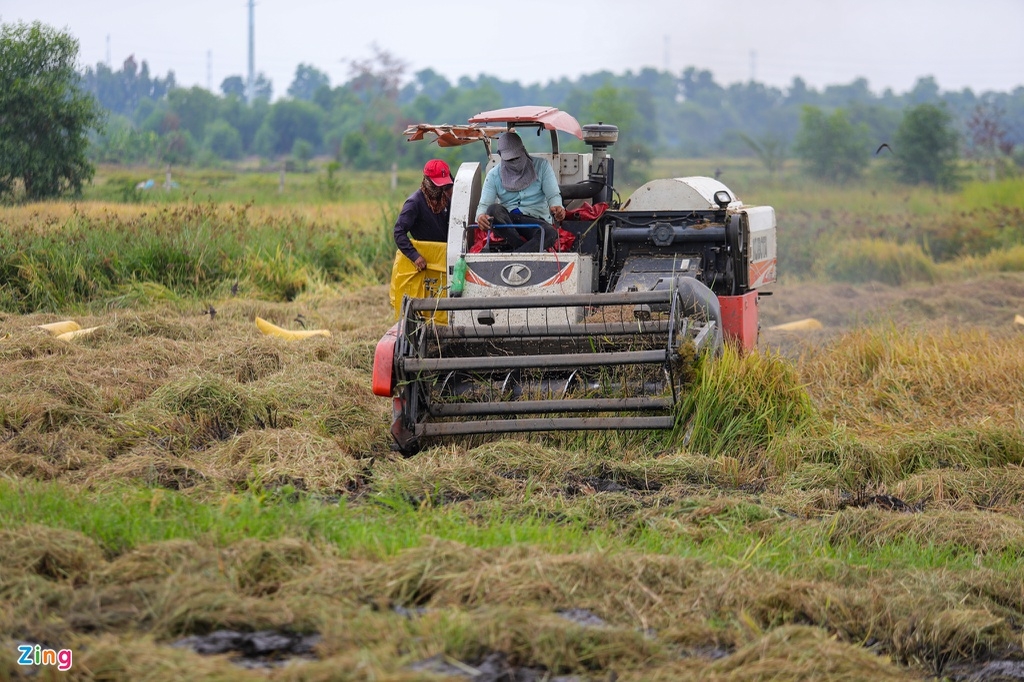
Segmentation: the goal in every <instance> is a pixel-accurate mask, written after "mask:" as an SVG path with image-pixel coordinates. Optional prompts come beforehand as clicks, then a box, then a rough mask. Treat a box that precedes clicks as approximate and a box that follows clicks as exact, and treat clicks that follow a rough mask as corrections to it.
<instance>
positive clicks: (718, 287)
mask: <svg viewBox="0 0 1024 682" xmlns="http://www.w3.org/2000/svg"><path fill="white" fill-rule="evenodd" d="M524 128H535V129H536V130H537V132H538V133H541V132H542V131H543V130H548V131H550V137H551V152H550V153H533V152H531V156H534V157H540V158H544V159H545V160H547V161H548V162H549V163H551V165H552V167H553V169H554V170H555V174H556V177H557V178H558V181H559V187H560V189H561V192H562V199H563V203H564V204H565V205H566V210H567V211H568V212H569V213H570V214H573V211H574V210H575V209H579V208H581V207H583V208H586V209H588V210H589V213H587V215H588V216H596V217H588V218H587V219H584V220H579V219H577V220H566V221H563V223H562V225H561V227H562V229H564V230H566V231H568V232H570V233H571V234H573V235H574V236H575V240H574V243H573V245H572V247H571V248H570V249H569V250H566V251H551V252H540V253H509V252H498V253H490V252H473V250H472V249H471V246H472V245H473V243H474V242H475V241H476V239H475V237H476V235H475V233H474V231H475V230H477V229H479V228H477V227H476V225H475V218H476V208H477V205H478V204H479V200H480V193H481V188H482V183H483V173H484V172H485V171H486V170H487V169H489V168H490V167H492V166H493V165H494V164H495V163H497V162H498V158H497V156H496V155H492V154H491V153H490V142H491V140H493V139H494V138H496V137H497V136H499V135H500V134H502V133H504V132H506V131H508V130H513V129H516V130H522V129H524ZM558 131H562V132H565V133H569V134H571V135H573V136H575V137H577V138H578V139H580V140H583V142H584V143H585V144H587V145H588V147H589V148H590V151H588V152H585V153H577V152H562V151H560V150H559V147H558V137H557V133H558ZM405 135H406V137H407V138H408V139H409V140H410V141H413V140H421V139H426V138H427V137H428V136H432V137H433V138H434V139H435V140H436V142H437V144H438V145H439V146H442V147H449V146H456V145H463V144H470V143H473V142H477V141H483V142H484V144H485V146H486V147H487V151H488V163H487V164H486V166H485V167H482V166H481V164H480V163H478V162H467V163H463V164H462V165H461V166H460V167H459V169H458V172H457V173H456V174H455V178H454V183H453V190H452V202H451V218H450V223H449V228H448V241H447V269H448V276H449V280H448V281H449V282H451V278H452V276H453V275H454V273H455V272H456V269H457V268H456V266H457V265H458V271H459V273H460V276H463V275H462V273H464V277H465V283H464V287H463V293H462V295H461V296H460V297H458V298H448V297H445V296H444V292H441V293H440V295H439V297H437V298H411V297H406V298H405V299H404V300H403V302H402V308H401V314H400V317H399V320H398V322H397V323H396V324H395V326H394V327H392V329H391V330H390V331H389V332H388V333H387V334H386V335H385V336H384V337H383V338H382V339H381V341H380V343H379V344H378V346H377V350H376V353H375V360H374V382H373V384H374V385H373V388H374V392H375V393H376V394H378V395H381V396H386V397H390V398H391V399H392V401H393V421H392V426H391V433H392V436H393V438H394V441H395V448H396V449H397V450H399V451H400V452H402V453H403V454H405V455H411V454H414V453H415V452H417V451H418V450H419V449H420V448H421V447H422V446H423V445H424V444H425V443H428V442H430V441H431V440H433V439H436V438H440V437H447V436H459V435H467V434H497V433H516V432H536V431H559V430H613V429H614V430H619V429H671V428H674V427H675V426H676V421H675V414H676V409H675V408H676V406H677V404H678V403H679V401H680V399H681V398H682V395H683V393H684V391H685V390H686V383H687V381H689V380H690V378H691V377H692V368H691V367H690V365H692V363H693V362H694V360H695V359H696V358H697V357H698V356H701V355H704V354H711V355H716V354H718V353H719V352H721V350H722V347H723V344H724V343H726V342H729V343H733V344H735V345H737V346H738V347H740V348H743V349H750V348H753V347H754V346H755V345H756V343H757V334H758V313H757V303H758V296H759V292H758V289H760V288H761V287H764V286H765V285H768V284H770V283H772V282H774V281H775V279H776V272H775V266H776V222H775V212H774V209H772V208H771V207H770V206H746V205H744V204H743V203H742V202H741V201H740V200H739V198H738V197H736V195H735V194H734V193H733V192H732V190H730V189H729V188H728V187H726V186H725V185H724V184H723V183H721V182H719V181H718V180H716V179H713V178H706V177H687V178H666V179H659V180H652V181H650V182H648V183H646V184H645V185H643V186H642V187H640V188H638V189H637V190H636V191H635V192H633V193H632V195H631V196H630V197H629V198H628V199H627V200H626V201H625V202H622V203H621V204H620V203H619V202H618V201H617V200H616V198H617V196H618V195H617V193H616V191H615V189H614V160H613V158H612V156H611V154H610V153H609V149H610V148H611V147H612V146H613V145H614V144H615V142H616V141H617V138H618V129H617V128H616V127H615V126H614V125H610V124H605V123H603V122H601V123H597V124H591V125H587V126H582V127H581V126H580V125H579V123H578V122H577V121H576V119H575V118H573V117H572V116H571V115H569V114H567V113H565V112H562V111H559V110H558V109H555V108H552V107H514V108H509V109H500V110H496V111H489V112H482V113H480V114H477V115H476V116H474V117H472V118H471V119H469V123H468V125H431V124H422V125H417V126H411V127H409V128H408V129H406V131H405Z"/></svg>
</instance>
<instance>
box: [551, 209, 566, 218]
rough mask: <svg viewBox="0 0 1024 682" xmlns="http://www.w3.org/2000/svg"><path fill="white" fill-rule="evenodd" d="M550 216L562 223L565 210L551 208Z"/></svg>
mask: <svg viewBox="0 0 1024 682" xmlns="http://www.w3.org/2000/svg"><path fill="white" fill-rule="evenodd" d="M551 215H553V216H554V217H555V220H557V221H558V222H562V221H563V220H565V208H564V207H562V206H552V207H551Z"/></svg>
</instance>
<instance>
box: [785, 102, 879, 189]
mask: <svg viewBox="0 0 1024 682" xmlns="http://www.w3.org/2000/svg"><path fill="white" fill-rule="evenodd" d="M870 146H871V145H870V142H869V133H868V127H867V125H865V124H863V123H862V124H860V125H854V124H852V123H850V121H849V119H848V118H847V117H846V113H845V112H844V111H843V110H842V109H836V110H835V111H834V112H832V114H831V115H826V114H825V113H824V112H823V111H822V110H821V109H819V108H817V107H812V106H804V107H803V109H802V111H801V112H800V130H799V131H798V132H797V136H796V144H795V145H794V146H793V151H794V152H796V155H797V156H798V157H800V158H801V159H802V160H803V161H804V169H805V170H806V171H807V172H808V173H809V174H811V175H813V176H815V177H819V178H823V179H825V180H828V181H830V182H835V183H842V182H846V181H848V180H854V179H856V178H858V177H860V175H861V173H863V172H864V169H865V168H866V167H867V165H868V161H869V160H870V158H871V150H870Z"/></svg>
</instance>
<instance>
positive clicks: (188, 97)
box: [167, 85, 219, 140]
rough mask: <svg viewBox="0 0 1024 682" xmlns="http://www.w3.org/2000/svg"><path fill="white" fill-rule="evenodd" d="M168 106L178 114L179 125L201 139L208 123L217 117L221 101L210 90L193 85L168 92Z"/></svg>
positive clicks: (193, 136) (195, 137) (197, 138)
mask: <svg viewBox="0 0 1024 682" xmlns="http://www.w3.org/2000/svg"><path fill="white" fill-rule="evenodd" d="M167 106H168V108H169V109H170V110H171V111H172V112H174V113H175V114H177V115H178V125H179V126H180V127H181V128H184V129H185V130H187V131H188V132H189V133H190V134H191V135H192V138H193V139H196V140H201V139H203V137H204V132H203V129H204V128H206V124H207V123H209V122H211V121H213V120H214V119H215V118H217V108H218V106H219V101H218V99H217V96H216V95H214V94H213V93H211V92H210V91H209V90H206V89H204V88H201V87H199V86H198V85H193V86H192V87H191V88H175V89H174V90H171V91H170V92H169V93H167Z"/></svg>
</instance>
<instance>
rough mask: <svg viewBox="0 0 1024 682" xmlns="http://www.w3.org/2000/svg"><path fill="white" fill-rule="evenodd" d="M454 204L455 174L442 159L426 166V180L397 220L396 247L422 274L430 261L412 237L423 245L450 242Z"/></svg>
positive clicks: (424, 174)
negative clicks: (424, 243)
mask: <svg viewBox="0 0 1024 682" xmlns="http://www.w3.org/2000/svg"><path fill="white" fill-rule="evenodd" d="M451 203H452V172H451V169H449V168H448V164H447V163H445V162H444V161H442V160H441V159H431V160H430V161H427V164H426V165H425V166H423V181H422V182H421V183H420V188H419V189H418V190H416V191H415V192H413V193H412V194H411V195H410V196H409V198H408V199H406V200H405V205H403V206H402V212H401V213H399V214H398V220H397V221H395V245H396V246H398V250H399V251H401V252H402V254H404V255H405V257H406V258H408V259H409V260H411V261H412V262H413V264H414V265H415V266H416V270H418V271H420V272H422V271H423V270H425V269H426V267H427V260H426V259H425V258H424V257H423V256H422V255H421V254H420V252H419V251H417V250H416V247H415V246H414V245H413V243H412V242H411V241H410V239H409V238H410V237H411V238H412V239H415V240H416V241H423V242H446V241H448V217H449V214H450V212H451Z"/></svg>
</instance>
